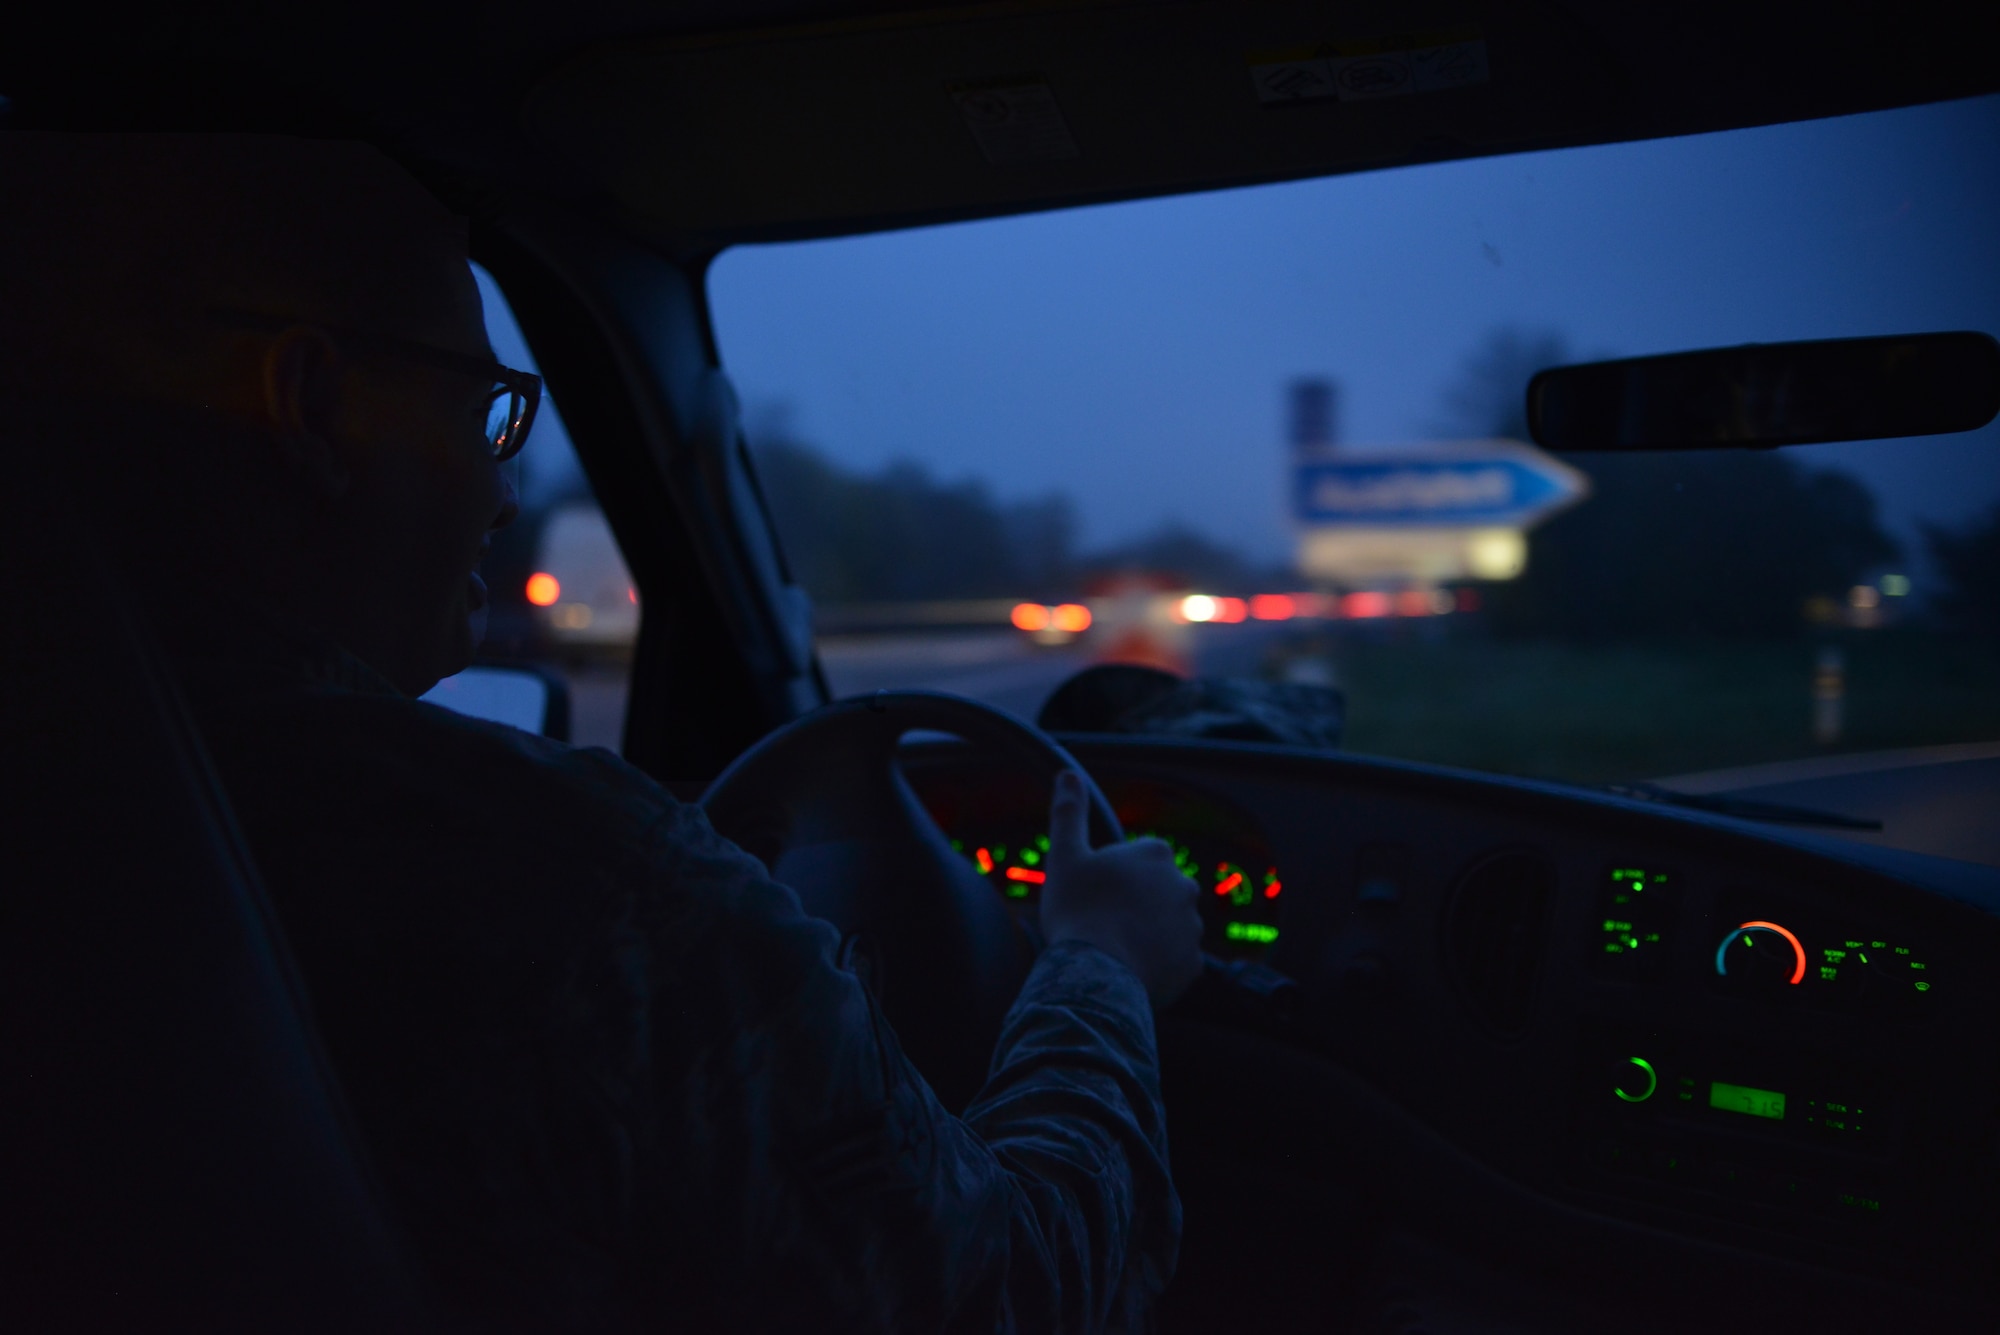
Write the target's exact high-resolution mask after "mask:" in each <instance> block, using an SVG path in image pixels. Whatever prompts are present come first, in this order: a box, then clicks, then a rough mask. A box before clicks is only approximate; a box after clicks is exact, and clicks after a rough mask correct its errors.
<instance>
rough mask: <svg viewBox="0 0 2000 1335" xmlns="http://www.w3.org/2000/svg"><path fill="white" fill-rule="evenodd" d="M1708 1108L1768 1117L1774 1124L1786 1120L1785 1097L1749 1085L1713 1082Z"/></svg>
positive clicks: (1775, 1092) (1772, 1091) (1774, 1091)
mask: <svg viewBox="0 0 2000 1335" xmlns="http://www.w3.org/2000/svg"><path fill="white" fill-rule="evenodd" d="M1708 1106H1709V1107H1711V1108H1720V1109H1722V1111H1724V1112H1733V1113H1745V1114H1747V1115H1749V1116H1751V1117H1768V1118H1770V1119H1771V1120H1772V1121H1774V1122H1782V1121H1783V1120H1785V1096H1784V1095H1783V1094H1781V1093H1779V1092H1778V1091H1776V1090H1772V1089H1753V1088H1751V1087H1750V1086H1749V1085H1728V1084H1724V1083H1723V1082H1722V1081H1720V1080H1713V1081H1710V1082H1709V1086H1708Z"/></svg>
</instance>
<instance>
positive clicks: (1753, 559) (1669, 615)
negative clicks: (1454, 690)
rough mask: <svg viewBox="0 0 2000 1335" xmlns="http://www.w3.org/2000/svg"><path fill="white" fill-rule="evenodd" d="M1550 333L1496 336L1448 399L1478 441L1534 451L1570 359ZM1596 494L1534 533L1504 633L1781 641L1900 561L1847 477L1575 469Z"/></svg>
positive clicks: (1649, 467)
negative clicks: (1495, 439) (1494, 439)
mask: <svg viewBox="0 0 2000 1335" xmlns="http://www.w3.org/2000/svg"><path fill="white" fill-rule="evenodd" d="M1565 347H1566V343H1565V340H1564V339H1563V337H1562V336H1561V335H1560V334H1558V333H1555V332H1553V331H1550V330H1520V329H1500V330H1496V331H1494V332H1493V333H1491V334H1489V335H1487V337H1486V339H1485V340H1484V342H1482V343H1481V345H1480V346H1479V348H1478V349H1477V350H1476V351H1475V352H1474V353H1473V354H1472V356H1471V357H1469V358H1468V359H1467V361H1466V363H1465V366H1464V369H1463V370H1462V372H1461V374H1460V377H1459V379H1458V381H1457V382H1456V383H1455V384H1453V385H1452V386H1451V388H1450V389H1449V390H1448V391H1447V393H1446V395H1445V402H1444V407H1445V410H1446V412H1447V414H1448V416H1449V418H1450V421H1451V424H1452V426H1453V427H1455V428H1456V429H1458V430H1460V431H1463V432H1465V433H1466V434H1469V435H1493V436H1508V437H1515V438H1525V436H1526V434H1527V424H1526V420H1525V418H1526V405H1527V385H1528V380H1529V379H1530V377H1532V376H1533V375H1534V373H1535V372H1537V371H1540V370H1543V369H1545V368H1547V367H1550V366H1557V365H1561V364H1562V363H1563V362H1564V360H1565ZM1567 462H1569V463H1571V464H1573V465H1574V466H1576V467H1577V468H1580V469H1582V470H1583V472H1585V473H1586V474H1588V475H1589V477H1590V481H1591V494H1590V496H1589V498H1588V499H1586V500H1585V501H1584V502H1583V503H1582V504H1581V505H1579V506H1577V507H1576V508H1574V509H1571V510H1568V511H1565V512H1564V513H1562V514H1559V515H1557V516H1556V517H1555V518H1553V519H1551V520H1550V521H1548V522H1547V523H1546V524H1544V525H1542V526H1541V527H1540V528H1538V529H1536V530H1534V531H1533V532H1532V533H1531V534H1530V535H1529V539H1528V569H1527V572H1526V573H1525V574H1524V575H1522V577H1521V578H1520V579H1518V580H1516V581H1513V582H1512V583H1509V584H1504V585H1499V586H1496V587H1495V588H1494V589H1493V590H1492V592H1491V596H1490V598H1489V602H1488V605H1489V607H1490V608H1491V610H1492V620H1493V624H1494V625H1495V626H1496V628H1498V629H1501V630H1503V631H1509V632H1514V633H1520V634H1538V635H1557V636H1562V637H1565V638H1589V639H1605V638H1620V639H1629V638H1634V637H1644V636H1658V635H1683V634H1688V633H1696V634H1724V635H1767V634H1776V633H1783V632H1785V631H1788V630H1792V629H1794V628H1796V627H1797V626H1798V625H1799V623H1800V620H1801V614H1802V611H1803V608H1804V604H1805V602H1806V600H1807V599H1808V598H1810V597H1812V596H1813V595H1815V594H1834V595H1838V594H1839V593H1841V592H1842V591H1844V590H1845V589H1847V588H1849V587H1850V586H1852V585H1853V584H1855V583H1856V582H1857V581H1859V580H1860V579H1861V578H1862V577H1864V576H1865V575H1866V574H1867V573H1868V571H1869V570H1870V569H1871V568H1872V567H1876V566H1879V565H1882V564H1884V563H1886V562H1888V561H1891V560H1893V559H1894V558H1895V556H1896V553H1897V548H1896V544H1895V542H1894V540H1893V539H1891V538H1890V537H1889V535H1888V534H1887V533H1885V532H1884V531H1883V530H1882V527H1881V525H1880V524H1879V523H1878V522H1877V519H1876V514H1875V498H1874V495H1873V494H1872V493H1871V492H1869V491H1868V490H1867V488H1865V487H1864V486H1862V485H1861V483H1859V482H1857V481H1856V480H1855V479H1853V478H1852V477H1849V476H1847V475H1846V474H1844V473H1834V472H1827V471H1820V470H1807V469H1805V468H1803V467H1801V466H1800V465H1799V464H1798V463H1797V462H1795V460H1794V458H1793V457H1792V456H1790V455H1780V454H1775V453H1758V452H1752V451H1744V450H1703V451H1689V452H1685V453H1683V452H1675V451H1660V452H1652V453H1632V454H1580V455H1570V456H1568V458H1567Z"/></svg>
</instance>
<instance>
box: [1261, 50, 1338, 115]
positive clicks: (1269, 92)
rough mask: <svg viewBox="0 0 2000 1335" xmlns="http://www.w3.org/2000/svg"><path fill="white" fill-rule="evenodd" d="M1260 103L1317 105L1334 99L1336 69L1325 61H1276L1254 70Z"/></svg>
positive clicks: (1267, 104)
mask: <svg viewBox="0 0 2000 1335" xmlns="http://www.w3.org/2000/svg"><path fill="white" fill-rule="evenodd" d="M1250 82H1251V84H1252V85H1253V86H1254V87H1255V88H1256V89H1257V100H1258V101H1259V102H1262V103H1264V104H1265V105H1266V106H1269V105H1271V104H1273V103H1276V104H1279V105H1283V104H1285V103H1289V102H1313V101H1318V100H1321V99H1324V98H1329V97H1332V96H1333V95H1334V92H1333V67H1332V66H1330V65H1328V64H1327V63H1326V62H1325V61H1324V60H1318V59H1304V60H1274V61H1270V62H1268V63H1266V64H1263V65H1252V66H1251V67H1250Z"/></svg>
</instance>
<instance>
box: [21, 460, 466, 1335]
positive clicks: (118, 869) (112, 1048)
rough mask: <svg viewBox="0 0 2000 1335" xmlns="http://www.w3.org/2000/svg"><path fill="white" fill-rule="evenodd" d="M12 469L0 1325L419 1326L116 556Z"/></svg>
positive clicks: (374, 1195)
mask: <svg viewBox="0 0 2000 1335" xmlns="http://www.w3.org/2000/svg"><path fill="white" fill-rule="evenodd" d="M0 463H4V464H5V467H6V473H5V476H6V478H7V482H6V485H5V490H4V493H0V570H4V571H5V572H6V587H7V591H8V606H7V609H6V612H5V621H4V623H0V625H4V630H0V636H4V640H0V775H4V780H0V1326H4V1327H5V1328H7V1329H9V1330H18V1331H66V1330H88V1331H93V1332H96V1331H105V1330H145V1331H177V1330H189V1331H193V1330H201V1331H205V1332H207V1331H218V1330H225V1331H226V1330H249V1329H255V1330H260V1331H264V1330H268V1331H277V1330H286V1331H334V1330H340V1331H347V1330H364V1329H365V1330H368V1331H371V1332H372V1331H384V1330H387V1331H396V1330H413V1329H433V1328H435V1323H434V1321H433V1314H432V1312H431V1311H430V1309H429V1307H428V1304H427V1302H426V1300H425V1298H424V1296H423V1292H422V1286H421V1284H420V1282H419V1281H418V1280H417V1278H416V1273H417V1272H416V1268H415V1266H414V1265H413V1264H412V1263H411V1262H410V1260H409V1258H408V1255H407V1252H406V1249H405V1247H404V1245H403V1243H402V1241H401V1239H400V1238H399V1236H398V1233H397V1230H396V1228H395V1226H394V1224H393V1222H392V1219H391V1216H390V1212H389V1211H388V1209H387V1208H386V1206H385V1204H384V1202H383V1200H382V1197H381V1195H380V1193H379V1191H378V1189H377V1187H376V1185H375V1183H374V1181H373V1180H372V1179H371V1177H370V1175H369V1172H368V1169H367V1167H366V1163H365V1159H364V1157H363V1155H362V1154H361V1152H360V1149H359V1146H358V1143H357V1141H356V1139H355V1137H354V1135H353V1133H352V1130H351V1128H350V1126H349V1123H348V1120H347V1117H346V1115H345V1113H344V1111H343V1107H342V1103H341V1098H340V1093H339V1090H338V1088H337V1085H336V1082H335V1080H334V1078H333V1075H332V1073H331V1071H330V1069H329V1067H328V1065H327V1062H326V1059H325V1057H324V1055H323V1054H322V1052H321V1050H320V1048H319V1045H318V1043H317V1041H316V1039H315V1037H314V1034H313V1030H312V1025H311V1018H310V1008H309V1006H308V1004H307V999H306V996H305V994H304V992H303V990H302V988H301V986H300V982H299V979H298V976H297V974H296V973H295V972H294V970H293V967H292V964H291V962H290V960H289V958H288V957H287V954H286V949H285V943H284V938H283V934H282V933H281V932H280V931H279V929H278V925H277V923H276V921H275V919H274V918H273V916H272V912H271V908H270V905H269V904H268V903H267V901H266V899H265V896H264V893H263V891H262V889H261V888H260V886H259V884H258V880H257V875H256V872H255V869H254V868H253V867H252V865H251V863H250V860H249V858H248V856H247V854H246V851H245V848H244V845H243V842H242V840H241V839H240V838H239V837H238V834H237V832H236V830H235V828H234V825H233V822H232V819H231V816H230V813H229V806H228V803H227V802H226V800H225V799H224V796H223V794H222V792H221V791H220V789H219V788H218V787H217V785H216V782H215V778H214V776H213V775H212V773H211V772H210V770H209V768H208V765H207V763H206V761H205V759H204V757H203V752H202V747H201V743H200V740H199V738H198V737H197V735H196V733H195V730H194V728H193V726H192V725H191V722H190V720H189V718H188V716H187V714H186V712H185V711H184V709H183V707H182V705H181V703H180V700H179V697H178V695H177V693H176V690H175V687H174V684H173V683H172V681H171V680H170V678H169V677H168V675H167V673H166V672H165V670H164V665H163V663H162V661H161V660H160V659H159V657H158V656H157V655H156V653H155V651H154V649H153V647H152V645H151V644H150V640H149V636H148V634H147V633H146V631H145V629H144V627H143V626H142V624H141V623H140V621H139V620H138V618H137V616H136V614H135V612H134V610H133V608H132V606H131V604H130V603H129V602H128V601H127V600H126V599H124V598H123V597H121V594H120V585H121V581H120V580H119V578H118V577H117V575H116V572H115V569H114V565H113V562H112V560H111V559H110V557H109V555H108V554H107V552H106V551H105V549H104V548H103V546H102V545H101V544H99V543H96V542H94V541H92V539H91V536H90V533H89V530H88V528H87V526H86V524H85V523H84V522H83V521H82V520H81V518H80V515H81V510H80V508H79V507H77V506H75V505H73V504H70V503H69V502H68V501H67V499H66V497H67V495H68V493H67V492H66V491H65V490H64V488H63V487H62V485H61V479H60V478H59V477H58V472H59V470H58V469H57V468H56V467H55V466H53V465H52V464H51V463H50V462H49V459H48V457H47V456H46V452H42V451H35V450H31V449H22V448H20V447H19V445H18V442H8V443H6V444H5V445H4V446H0Z"/></svg>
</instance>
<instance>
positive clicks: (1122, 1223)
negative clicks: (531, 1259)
mask: <svg viewBox="0 0 2000 1335" xmlns="http://www.w3.org/2000/svg"><path fill="white" fill-rule="evenodd" d="M672 824H674V825H675V826H676V827H677V828H676V829H674V830H673V831H672V833H671V837H670V839H668V840H667V841H666V843H668V844H670V845H671V848H672V853H671V855H670V861H671V864H672V865H670V866H668V867H664V868H662V871H663V872H664V873H665V874H666V876H667V878H668V879H669V880H671V882H672V883H673V885H674V894H673V896H672V899H673V900H674V901H676V902H678V903H680V904H682V905H684V906H687V905H691V906H692V907H689V908H685V909H684V910H683V911H681V912H675V913H672V914H670V915H662V918H663V920H662V921H661V922H658V923H655V924H652V925H651V929H647V928H642V930H645V931H646V933H647V935H649V936H652V937H653V938H654V942H655V950H654V952H653V954H654V959H655V972H656V974H657V975H658V977H657V979H656V986H655V989H654V992H655V1004H654V1007H653V1010H654V1019H653V1024H654V1026H655V1034H654V1041H653V1046H654V1051H655V1061H656V1070H657V1071H658V1073H659V1078H658V1082H657V1092H656V1094H655V1098H657V1099H658V1100H659V1113H660V1115H659V1116H658V1117H657V1118H655V1119H652V1120H653V1122H654V1127H655V1134H656V1135H657V1136H658V1139H657V1140H655V1141H654V1143H653V1145H652V1146H651V1147H650V1148H651V1150H652V1151H653V1152H652V1153H651V1154H648V1155H647V1157H648V1158H649V1159H651V1160H652V1161H653V1164H654V1168H653V1171H652V1172H649V1173H646V1174H644V1175H643V1176H644V1178H646V1179H648V1183H649V1184H648V1185H647V1186H645V1187H642V1190H646V1191H648V1192H649V1194H652V1195H654V1196H655V1198H656V1199H657V1201H658V1207H657V1209H658V1213H657V1215H656V1219H657V1227H656V1228H655V1230H654V1244H653V1245H654V1248H655V1249H657V1250H654V1251H653V1252H652V1255H651V1258H650V1261H649V1262H648V1264H649V1266H650V1270H649V1272H648V1273H647V1274H643V1275H639V1276H635V1281H636V1286H637V1287H639V1288H640V1289H641V1290H642V1291H643V1290H644V1289H645V1288H646V1287H648V1286H649V1284H650V1285H651V1286H653V1287H655V1289H656V1297H657V1302H658V1305H659V1306H660V1307H662V1308H663V1309H664V1310H667V1311H674V1312H678V1313H680V1314H681V1315H682V1316H683V1317H685V1316H688V1315H691V1311H690V1308H689V1303H688V1300H689V1299H691V1298H693V1297H695V1296H696V1295H697V1294H700V1295H702V1302H701V1306H702V1308H703V1311H704V1316H703V1317H702V1318H701V1319H700V1320H698V1321H696V1322H684V1323H683V1324H684V1325H696V1326H699V1325H702V1324H704V1323H705V1322H712V1323H713V1324H714V1325H715V1326H717V1327H718V1328H720V1327H734V1328H739V1329H794V1328H796V1329H808V1328H810V1329H814V1330H865V1331H905V1330H924V1331H931V1330H953V1331H957V1330H967V1331H982V1332H998V1331H1016V1330H1020V1331H1034V1332H1050V1333H1051V1335H1053V1333H1054V1332H1084V1331H1099V1330H1130V1329H1136V1328H1142V1327H1144V1326H1145V1324H1146V1322H1147V1312H1148V1310H1149V1308H1150V1305H1151V1302H1152V1300H1153V1298H1154V1297H1155V1296H1156V1295H1157V1294H1158V1293H1159V1291H1160V1290H1161V1288H1162V1287H1164V1285H1165V1284H1166V1281H1167V1279H1168V1278H1169V1276H1170V1275H1171V1273H1172V1271H1173V1266H1174V1259H1175V1253H1176V1250H1177V1248H1178V1245H1179V1238H1180V1202H1179V1199H1178V1198H1177V1197H1176V1195H1175V1193H1174V1188H1173V1183H1172V1181H1171V1179H1170V1177H1169V1174H1168V1166H1167V1140H1166V1127H1165V1120H1164V1115H1163V1112H1162V1108H1161V1104H1160V1088H1159V1073H1158V1059H1157V1055H1156V1050H1155V1045H1154V1035H1153V1023H1152V1013H1151V1010H1150V1008H1149V1006H1148V1003H1147V999H1146V995H1145V990H1144V988H1143V987H1142V986H1141V984H1140V983H1139V980H1138V979H1137V978H1136V977H1135V976H1133V974H1132V973H1131V971H1130V970H1128V969H1127V968H1126V967H1125V966H1124V965H1123V964H1121V963H1119V962H1118V961H1116V960H1114V959H1113V958H1112V957H1110V956H1109V955H1106V954H1104V953H1103V952H1101V951H1098V950H1095V949H1093V948H1091V947H1088V946H1082V945H1077V944H1068V945H1063V946H1058V947H1055V948H1052V949H1050V950H1048V951H1046V952H1044V953H1043V955H1042V957H1041V958H1040V959H1039V960H1038V961H1037V963H1036V965H1035V967H1034V969H1033V971H1032V973H1031V974H1030V976H1029V978H1028V980H1027V982H1026V984H1025V985H1024V986H1023V988H1022V990H1021V993H1020V996H1019V998H1018V999H1017V1000H1016V1002H1015V1004H1014V1006H1013V1008H1012V1010H1011V1012H1010V1014H1009V1015H1008V1018H1007V1021H1006V1024H1005V1026H1004V1029H1003V1032H1002V1034H1001V1037H1000V1040H999V1043H998V1045H997V1047H996V1049H995V1051H994V1054H993V1061H992V1067H991V1073H990V1075H989V1078H988V1080H987V1083H986V1086H985V1088H984V1089H983V1090H982V1091H981V1093H980V1094H979V1096H978V1098H977V1099H976V1100H975V1101H974V1103H973V1104H972V1106H971V1107H970V1108H969V1109H968V1110H967V1113H966V1115H965V1116H964V1117H963V1118H959V1117H954V1116H953V1115H951V1114H950V1113H949V1112H947V1111H946V1110H945V1109H944V1108H943V1107H942V1105H940V1104H939V1102H938V1100H937V1098H936V1097H935V1096H934V1095H933V1094H932V1092H931V1090H930V1088H929V1086H928V1085H926V1084H925V1083H924V1080H923V1078H922V1077H921V1076H920V1075H919V1074H918V1073H917V1072H916V1070H915V1069H914V1068H912V1067H911V1065H910V1064H909V1062H908V1061H907V1060H906V1059H905V1058H904V1056H903V1054H902V1051H901V1049H900V1048H899V1047H898V1045H897V1043H896V1039H895V1035H894V1034H893V1033H891V1032H890V1030H889V1028H888V1026H887V1025H886V1024H885V1023H884V1021H883V1018H882V1016H881V1013H880V1011H879V1010H878V1008H877V1007H876V1005H875V1003H874V999H873V998H872V996H871V995H870V994H869V992H868V991H867V989H866V988H865V987H864V986H863V985H862V984H861V982H860V981H859V980H858V979H857V978H856V977H855V975H854V974H853V973H852V972H850V971H848V970H846V969H844V968H842V967H840V965H839V963H838V962H837V955H836V952H837V948H838V940H837V937H836V934H835V932H834V930H833V929H832V928H831V927H830V926H829V925H827V924H826V923H824V922H821V921H819V920H817V919H813V918H810V917H807V916H806V915H805V914H804V913H803V911H802V910H801V908H800V906H799V903H798V900H797V897H796V896H794V895H793V894H792V893H791V891H789V890H787V889H785V888H784V887H783V886H780V885H777V884H775V883H774V882H773V881H771V879H770V878H769V877H768V876H767V875H766V874H765V872H764V869H763V867H762V866H761V864H759V863H757V862H756V861H754V860H753V859H751V858H749V857H748V856H747V855H744V854H742V853H740V852H738V851H737V850H736V849H734V848H733V847H731V846H730V845H728V844H727V843H725V842H724V841H723V840H721V839H720V838H719V837H718V836H717V835H715V834H714V833H713V831H711V830H710V829H709V828H708V826H707V824H706V821H705V820H703V819H702V818H701V817H700V816H699V814H698V813H693V812H692V811H691V810H690V809H686V808H683V809H682V814H681V815H680V816H679V817H678V818H677V819H676V820H675V821H674V822H672ZM663 851H664V850H663ZM662 902H664V901H662ZM667 918H671V919H672V921H671V922H668V921H666V920H665V919H667ZM668 930H671V933H672V934H673V935H672V939H666V938H665V937H663V936H662V935H661V933H663V932H666V931H668ZM645 1139H650V1137H646V1138H645Z"/></svg>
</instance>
